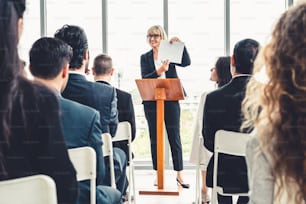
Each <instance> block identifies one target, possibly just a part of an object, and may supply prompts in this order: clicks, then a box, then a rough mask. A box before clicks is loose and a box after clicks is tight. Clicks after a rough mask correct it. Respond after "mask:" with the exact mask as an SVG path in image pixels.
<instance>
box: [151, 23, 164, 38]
mask: <svg viewBox="0 0 306 204" xmlns="http://www.w3.org/2000/svg"><path fill="white" fill-rule="evenodd" d="M150 34H158V35H160V37H161V39H162V40H167V34H166V31H165V30H164V28H163V27H161V26H160V25H154V26H151V27H150V28H149V29H148V31H147V35H150Z"/></svg>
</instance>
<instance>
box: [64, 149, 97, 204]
mask: <svg viewBox="0 0 306 204" xmlns="http://www.w3.org/2000/svg"><path fill="white" fill-rule="evenodd" d="M68 153H69V157H70V160H71V162H72V163H73V166H74V168H75V169H76V172H77V180H78V181H83V180H88V179H90V204H95V203H96V176H97V172H96V171H97V169H96V165H97V160H96V152H95V150H94V149H93V148H91V147H78V148H73V149H68Z"/></svg>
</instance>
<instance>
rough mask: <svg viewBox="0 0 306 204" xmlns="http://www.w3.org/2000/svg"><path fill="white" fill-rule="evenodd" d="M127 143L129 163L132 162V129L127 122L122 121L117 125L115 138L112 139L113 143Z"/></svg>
mask: <svg viewBox="0 0 306 204" xmlns="http://www.w3.org/2000/svg"><path fill="white" fill-rule="evenodd" d="M124 140H127V141H128V145H129V161H130V162H131V161H132V150H131V148H132V128H131V124H130V123H129V122H128V121H122V122H119V123H118V127H117V132H116V135H115V137H113V142H118V141H124Z"/></svg>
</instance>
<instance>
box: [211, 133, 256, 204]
mask: <svg viewBox="0 0 306 204" xmlns="http://www.w3.org/2000/svg"><path fill="white" fill-rule="evenodd" d="M249 138H250V137H249V134H247V133H240V132H232V131H225V130H218V131H217V132H216V134H215V149H214V151H215V152H214V169H213V188H212V202H211V203H212V204H217V194H220V195H224V196H249V193H248V192H246V193H224V192H223V188H222V187H220V186H217V170H218V157H219V153H224V154H229V155H233V156H245V154H246V144H247V141H248V140H249Z"/></svg>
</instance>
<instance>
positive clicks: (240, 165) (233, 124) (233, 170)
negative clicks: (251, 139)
mask: <svg viewBox="0 0 306 204" xmlns="http://www.w3.org/2000/svg"><path fill="white" fill-rule="evenodd" d="M248 78H249V77H248V76H238V77H234V78H233V79H232V80H231V81H230V82H229V83H228V84H227V85H225V86H223V87H222V88H220V89H217V90H215V91H213V92H211V93H209V94H208V95H207V97H206V101H205V106H204V114H203V129H202V135H203V136H204V145H205V147H206V148H207V149H208V150H209V151H211V152H214V142H215V133H216V131H217V130H220V129H223V130H230V131H236V132H239V131H240V126H241V122H242V115H241V103H242V100H243V98H244V96H245V87H246V84H247V81H248ZM218 165H219V168H218V181H217V182H218V185H221V186H223V187H224V189H225V190H226V191H227V192H245V191H247V190H248V182H247V168H246V163H245V159H244V158H243V157H237V156H228V155H222V154H221V155H220V157H219V164H218ZM212 175H213V156H212V157H211V159H210V161H209V164H208V167H207V177H206V180H207V185H208V186H212Z"/></svg>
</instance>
